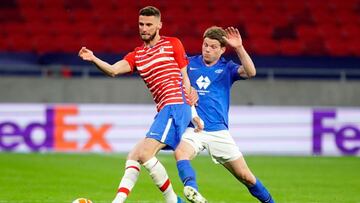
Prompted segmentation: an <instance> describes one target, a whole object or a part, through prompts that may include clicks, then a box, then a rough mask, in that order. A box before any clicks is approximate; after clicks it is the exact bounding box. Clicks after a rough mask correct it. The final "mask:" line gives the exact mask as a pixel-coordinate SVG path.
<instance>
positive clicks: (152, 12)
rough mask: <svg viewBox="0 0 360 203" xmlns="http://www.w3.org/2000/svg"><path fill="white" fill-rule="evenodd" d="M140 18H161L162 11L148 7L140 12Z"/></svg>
mask: <svg viewBox="0 0 360 203" xmlns="http://www.w3.org/2000/svg"><path fill="white" fill-rule="evenodd" d="M139 15H140V16H155V17H158V18H161V13H160V10H159V9H157V8H156V7H154V6H146V7H144V8H142V9H140V11H139Z"/></svg>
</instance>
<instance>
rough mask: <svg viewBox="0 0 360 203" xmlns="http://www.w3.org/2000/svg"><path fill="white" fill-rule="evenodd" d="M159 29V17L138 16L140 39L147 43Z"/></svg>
mask: <svg viewBox="0 0 360 203" xmlns="http://www.w3.org/2000/svg"><path fill="white" fill-rule="evenodd" d="M160 29H161V22H160V18H158V17H155V16H139V32H140V37H141V39H142V40H143V41H144V42H146V43H149V42H150V41H152V40H153V39H154V38H155V36H156V35H158V34H159V30H160Z"/></svg>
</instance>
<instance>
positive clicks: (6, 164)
mask: <svg viewBox="0 0 360 203" xmlns="http://www.w3.org/2000/svg"><path fill="white" fill-rule="evenodd" d="M161 154H162V155H160V156H159V159H160V160H161V162H162V163H163V164H164V165H165V167H166V169H167V171H168V173H169V176H170V178H171V181H172V184H173V186H174V188H175V191H176V192H178V193H179V194H182V185H181V182H180V180H179V178H178V176H177V170H176V165H175V161H174V159H173V157H172V156H171V155H170V154H164V153H161ZM125 157H126V156H125V155H123V154H60V153H44V154H42V153H31V154H22V153H0V174H1V175H0V203H10V202H11V203H40V202H49V203H71V202H72V200H74V199H76V198H79V197H86V198H89V199H91V200H92V201H93V202H94V203H105V202H108V203H110V202H111V200H112V198H113V197H114V194H115V191H116V188H117V186H118V184H119V180H120V178H121V176H122V174H123V170H124V162H125ZM246 160H247V162H248V165H249V166H250V168H251V169H252V171H253V172H254V173H255V175H256V176H257V177H259V178H260V179H261V180H262V182H263V183H264V184H265V185H266V186H267V188H268V189H269V190H270V191H271V193H272V195H273V197H274V199H275V200H276V202H277V203H360V159H359V157H285V156H246ZM193 165H194V167H195V168H196V171H197V175H198V182H199V187H200V191H201V192H202V194H203V195H204V196H206V197H207V199H208V200H209V202H210V203H230V202H232V203H235V202H239V203H256V202H257V201H256V200H255V199H254V198H253V197H251V195H250V194H249V193H248V191H247V189H246V188H245V187H244V186H243V185H242V184H240V183H239V182H238V181H236V180H235V178H233V177H232V176H231V175H230V174H229V173H228V172H227V171H226V170H225V169H224V168H223V167H222V166H221V165H215V164H213V163H212V161H211V159H210V158H209V157H208V156H199V157H197V158H196V159H195V160H194V161H193ZM127 202H143V203H145V202H147V203H150V202H163V199H162V195H161V193H160V192H159V191H158V189H157V188H156V187H155V185H154V184H153V183H152V181H151V179H150V177H149V175H148V174H147V172H146V171H145V170H144V169H142V173H141V175H140V178H139V181H138V183H137V185H136V186H135V188H134V190H133V191H132V192H131V194H130V196H129V198H128V201H127Z"/></svg>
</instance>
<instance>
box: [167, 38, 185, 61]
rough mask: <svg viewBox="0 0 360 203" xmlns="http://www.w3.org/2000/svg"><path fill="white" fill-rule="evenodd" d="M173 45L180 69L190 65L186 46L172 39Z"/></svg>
mask: <svg viewBox="0 0 360 203" xmlns="http://www.w3.org/2000/svg"><path fill="white" fill-rule="evenodd" d="M171 44H172V45H173V49H174V58H175V61H176V62H177V63H178V65H179V68H183V67H185V66H187V65H188V64H189V60H188V58H187V56H186V53H185V49H184V46H183V45H182V43H181V41H180V40H179V39H178V38H171Z"/></svg>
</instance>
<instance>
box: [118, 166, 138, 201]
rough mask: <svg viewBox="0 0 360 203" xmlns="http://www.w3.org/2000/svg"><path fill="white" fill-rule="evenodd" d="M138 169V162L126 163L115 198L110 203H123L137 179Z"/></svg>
mask: <svg viewBox="0 0 360 203" xmlns="http://www.w3.org/2000/svg"><path fill="white" fill-rule="evenodd" d="M140 168H141V165H140V164H139V162H137V161H134V160H127V161H126V164H125V172H124V176H123V177H122V179H121V181H120V184H119V187H118V191H117V194H116V197H115V199H114V200H113V202H112V203H123V202H124V201H125V200H126V198H127V197H128V195H129V193H130V191H131V190H132V188H133V187H134V185H135V183H136V181H137V179H138V177H139V174H140Z"/></svg>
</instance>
